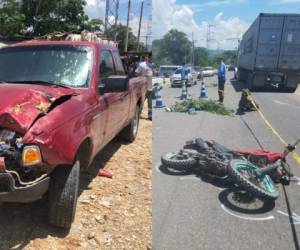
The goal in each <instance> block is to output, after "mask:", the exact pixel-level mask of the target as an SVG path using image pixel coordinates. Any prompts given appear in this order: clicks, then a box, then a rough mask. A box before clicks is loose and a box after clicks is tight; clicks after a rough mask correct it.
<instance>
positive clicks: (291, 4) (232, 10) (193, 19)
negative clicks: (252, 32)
mask: <svg viewBox="0 0 300 250" xmlns="http://www.w3.org/2000/svg"><path fill="white" fill-rule="evenodd" d="M152 5H153V23H152V27H153V28H152V34H153V39H154V40H155V39H160V38H162V36H163V35H164V34H166V33H167V32H168V31H169V30H170V29H172V28H173V29H174V28H176V29H178V30H180V31H183V32H185V33H186V34H187V35H188V37H189V39H190V40H192V37H193V36H194V41H195V44H196V46H202V47H207V45H208V48H209V49H218V48H219V49H227V50H228V49H235V48H236V47H237V44H238V39H240V38H241V36H242V35H243V33H244V32H245V31H246V30H247V29H248V27H249V26H250V25H251V23H252V22H253V21H254V20H255V18H256V17H257V16H258V14H259V13H261V12H263V13H300V0H163V1H162V0H152ZM161 10H165V11H161ZM208 26H210V32H209V38H210V39H211V41H210V42H209V43H208V44H207V41H206V40H207V33H208V32H207V31H208Z"/></svg>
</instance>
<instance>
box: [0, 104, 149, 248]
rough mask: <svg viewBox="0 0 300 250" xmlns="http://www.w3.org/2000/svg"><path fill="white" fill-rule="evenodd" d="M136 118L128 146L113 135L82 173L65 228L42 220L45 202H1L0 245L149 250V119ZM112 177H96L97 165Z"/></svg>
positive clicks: (45, 211)
mask: <svg viewBox="0 0 300 250" xmlns="http://www.w3.org/2000/svg"><path fill="white" fill-rule="evenodd" d="M145 114H146V113H145V109H144V112H143V114H142V119H141V120H140V128H139V134H138V137H137V139H136V141H135V142H134V143H132V144H125V143H124V142H123V141H120V140H117V139H115V140H114V141H113V142H111V143H110V144H109V145H108V146H107V147H106V148H105V149H104V150H103V151H102V152H101V153H100V154H99V155H98V156H97V157H96V159H95V160H94V162H93V164H92V168H91V171H90V172H91V173H89V174H84V175H82V176H81V188H80V197H79V200H78V206H77V212H76V218H75V221H74V223H73V225H72V227H71V229H70V231H65V230H61V229H58V228H55V227H51V226H49V225H48V224H47V207H46V201H45V200H41V201H38V202H35V203H32V204H2V205H0V249H1V250H3V249H26V250H36V249H39V250H40V249H43V250H48V249H49V250H50V249H51V250H55V249H59V250H60V249H64V250H65V249H84V250H89V249H151V248H152V226H151V224H152V199H151V194H152V192H151V189H152V186H151V176H152V173H151V166H152V123H151V122H150V121H148V120H146V119H145V117H146V116H145ZM102 167H104V169H107V170H110V171H111V172H112V173H113V178H112V179H109V178H105V177H98V176H96V173H97V172H98V170H99V168H102Z"/></svg>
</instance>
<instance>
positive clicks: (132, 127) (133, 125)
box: [120, 105, 141, 142]
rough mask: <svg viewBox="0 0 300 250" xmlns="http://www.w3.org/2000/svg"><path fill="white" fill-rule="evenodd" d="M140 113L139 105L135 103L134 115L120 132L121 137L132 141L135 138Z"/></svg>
mask: <svg viewBox="0 0 300 250" xmlns="http://www.w3.org/2000/svg"><path fill="white" fill-rule="evenodd" d="M140 113H141V109H140V106H139V105H137V106H136V108H135V113H134V117H133V118H132V120H131V121H130V123H129V125H128V126H127V127H125V128H124V129H123V130H122V131H121V133H120V136H121V138H122V139H124V140H126V141H128V142H133V141H134V140H135V138H136V136H137V133H138V129H139V123H140Z"/></svg>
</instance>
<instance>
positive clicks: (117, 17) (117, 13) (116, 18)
mask: <svg viewBox="0 0 300 250" xmlns="http://www.w3.org/2000/svg"><path fill="white" fill-rule="evenodd" d="M119 4H120V1H119V0H116V12H115V13H116V14H115V27H117V25H118V19H119Z"/></svg>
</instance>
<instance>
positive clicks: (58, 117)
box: [0, 41, 147, 227]
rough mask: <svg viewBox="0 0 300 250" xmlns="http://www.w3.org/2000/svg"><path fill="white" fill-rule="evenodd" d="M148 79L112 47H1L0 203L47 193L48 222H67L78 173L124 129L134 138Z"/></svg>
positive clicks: (36, 44) (71, 216) (42, 44)
mask: <svg viewBox="0 0 300 250" xmlns="http://www.w3.org/2000/svg"><path fill="white" fill-rule="evenodd" d="M146 91H147V82H146V79H145V78H144V77H128V76H127V75H126V74H125V72H124V68H123V65H122V62H121V59H120V56H119V53H118V50H117V48H116V47H115V46H112V45H107V44H104V43H101V42H85V41H77V42H74V41H31V42H23V43H19V44H16V45H12V46H8V47H5V48H2V49H0V202H32V201H35V200H38V199H41V198H42V197H43V196H44V195H45V194H46V193H47V196H48V200H49V204H48V207H49V213H48V215H49V223H50V224H52V225H56V226H59V227H70V226H71V224H72V221H73V219H74V215H75V210H76V203H77V197H78V186H79V177H80V173H81V172H82V171H84V170H86V169H87V168H88V167H89V165H90V164H91V162H92V160H93V158H94V157H95V156H96V154H97V153H98V152H99V151H100V150H101V149H102V148H103V147H104V146H105V145H106V144H108V142H110V141H111V140H112V139H113V138H114V137H115V136H116V135H118V134H120V135H122V137H123V138H125V139H126V140H128V141H130V142H132V141H133V140H134V139H135V137H136V135H137V131H138V125H139V116H140V113H141V109H142V107H143V103H144V100H145V95H146Z"/></svg>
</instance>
